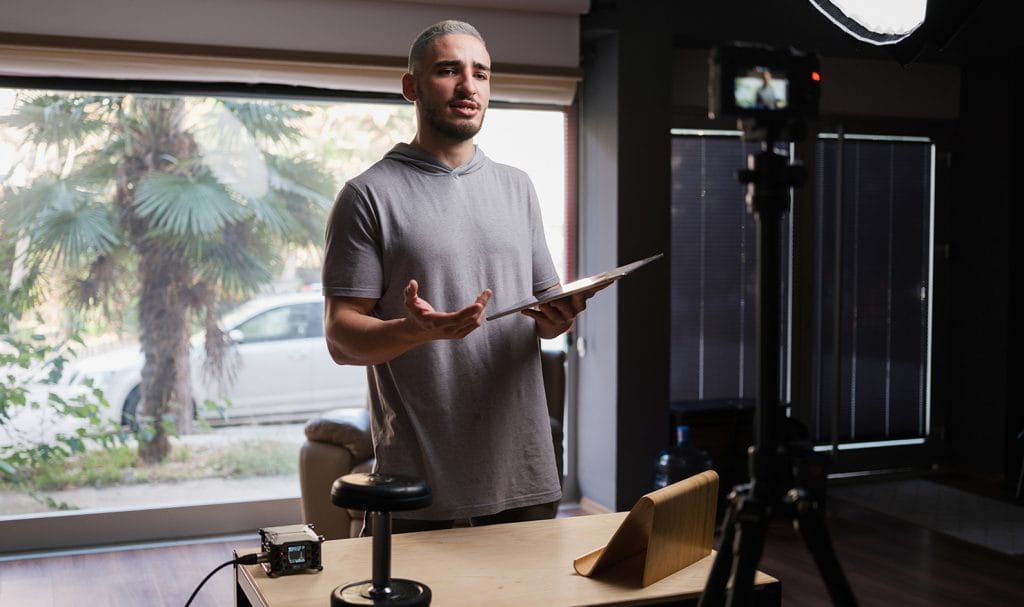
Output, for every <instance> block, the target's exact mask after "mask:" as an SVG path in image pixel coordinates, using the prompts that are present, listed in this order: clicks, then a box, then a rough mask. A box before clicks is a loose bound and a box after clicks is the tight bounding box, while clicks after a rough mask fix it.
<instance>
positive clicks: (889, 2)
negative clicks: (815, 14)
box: [811, 0, 928, 45]
mask: <svg viewBox="0 0 1024 607" xmlns="http://www.w3.org/2000/svg"><path fill="white" fill-rule="evenodd" d="M811 4H812V5H813V6H814V8H816V9H818V10H819V11H821V12H822V14H824V15H825V16H826V17H828V18H829V20H831V21H832V22H833V23H835V24H836V25H837V26H839V27H840V28H841V29H842V30H843V31H845V32H846V33H848V34H850V35H851V36H853V37H854V38H857V39H858V40H863V41H864V42H868V43H870V44H875V45H885V44H896V43H898V42H900V41H901V40H903V39H904V38H906V37H907V36H909V35H911V34H913V33H914V31H915V30H916V29H917V28H919V27H920V26H921V24H922V23H924V17H925V12H926V9H927V6H928V0H811Z"/></svg>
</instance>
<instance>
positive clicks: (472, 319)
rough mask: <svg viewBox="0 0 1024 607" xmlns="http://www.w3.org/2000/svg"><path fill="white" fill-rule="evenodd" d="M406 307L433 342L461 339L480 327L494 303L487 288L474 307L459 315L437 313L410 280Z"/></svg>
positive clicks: (463, 310)
mask: <svg viewBox="0 0 1024 607" xmlns="http://www.w3.org/2000/svg"><path fill="white" fill-rule="evenodd" d="M404 295H405V306H406V308H407V309H408V310H409V316H410V318H411V319H412V320H413V321H414V322H415V323H416V326H418V327H419V328H420V329H421V330H422V331H425V332H427V333H428V334H429V335H430V337H431V338H432V339H460V338H462V337H465V336H466V335H469V334H470V333H471V332H472V331H473V330H474V329H476V328H477V327H479V326H480V324H481V323H482V322H483V318H484V308H485V307H486V306H487V303H488V302H489V301H490V300H491V295H492V293H491V290H490V289H484V290H483V291H482V292H481V293H480V295H478V296H477V297H476V299H475V300H474V301H473V303H472V304H470V305H468V306H466V307H465V308H462V309H461V310H457V311H455V312H437V311H436V310H434V308H433V306H431V305H430V303H429V302H427V301H426V300H425V299H422V298H421V297H419V285H418V283H417V282H416V281H415V280H410V281H409V284H408V285H407V286H406V287H405V290H404Z"/></svg>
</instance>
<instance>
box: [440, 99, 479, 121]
mask: <svg viewBox="0 0 1024 607" xmlns="http://www.w3.org/2000/svg"><path fill="white" fill-rule="evenodd" d="M448 107H450V108H452V109H453V110H455V113H456V114H459V115H461V116H466V117H470V116H474V115H476V113H477V111H479V110H480V104H479V103H477V102H475V101H472V100H470V99H456V100H454V101H451V102H449V103H448Z"/></svg>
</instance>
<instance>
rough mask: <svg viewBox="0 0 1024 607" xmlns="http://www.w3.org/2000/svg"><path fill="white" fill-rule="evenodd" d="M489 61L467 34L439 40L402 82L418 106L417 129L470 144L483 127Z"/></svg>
mask: <svg viewBox="0 0 1024 607" xmlns="http://www.w3.org/2000/svg"><path fill="white" fill-rule="evenodd" d="M490 79H491V57H490V55H489V54H488V53H487V49H486V48H485V47H484V45H483V43H482V42H481V41H480V40H478V39H477V38H474V37H473V36H467V35H465V34H452V35H448V36H441V37H440V38H437V39H436V40H434V43H433V44H432V45H431V48H430V50H429V51H428V52H427V53H426V55H424V57H423V60H422V61H421V62H420V64H419V65H418V66H416V73H415V74H414V75H411V76H410V75H407V76H406V78H405V79H404V80H403V92H404V93H405V96H406V98H407V99H410V100H412V101H415V102H416V114H417V118H418V121H419V128H420V129H421V130H423V129H429V130H431V131H433V132H434V133H435V134H438V135H441V136H442V137H444V138H446V139H448V140H450V141H453V142H463V141H466V140H468V139H472V138H473V136H474V135H476V134H477V132H479V131H480V127H481V126H482V125H483V121H484V113H485V112H486V111H487V103H488V101H489V100H490V97H491V83H490Z"/></svg>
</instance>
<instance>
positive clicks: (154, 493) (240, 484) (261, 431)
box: [0, 423, 305, 517]
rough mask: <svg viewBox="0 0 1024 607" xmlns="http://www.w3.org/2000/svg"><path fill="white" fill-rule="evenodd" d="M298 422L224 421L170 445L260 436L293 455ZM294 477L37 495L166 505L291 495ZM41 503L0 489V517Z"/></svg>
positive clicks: (104, 503) (97, 504)
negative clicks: (235, 423)
mask: <svg viewBox="0 0 1024 607" xmlns="http://www.w3.org/2000/svg"><path fill="white" fill-rule="evenodd" d="M302 428H303V424H296V423H293V424H278V425H245V426H226V427H221V428H214V429H211V430H210V431H209V432H205V433H202V434H193V435H189V436H184V437H177V438H172V443H173V444H174V445H175V446H178V445H188V446H189V447H208V446H224V445H228V444H231V443H241V442H248V443H255V442H258V441H261V440H266V441H273V442H274V443H285V444H291V445H294V447H295V458H296V459H298V457H299V448H300V446H301V445H302V442H303V440H304V438H305V437H304V435H303V432H302ZM298 495H299V480H298V476H297V475H295V474H289V475H283V476H257V477H249V478H231V479H227V478H204V479H196V480H189V481H179V482H152V483H139V484H130V483H128V484H120V485H113V486H105V487H79V488H74V489H68V490H64V491H44V492H40V494H39V495H38V497H39V498H40V499H43V500H46V499H47V498H49V499H52V500H53V501H54V502H55V503H56V504H68V505H69V506H71V507H72V508H74V509H88V508H120V507H145V506H169V505H184V504H190V503H191V504H195V503H210V502H218V501H238V500H249V499H265V498H267V497H272V498H279V497H297V496H298ZM50 511H51V509H50V508H48V507H47V506H46V505H45V504H44V503H40V501H38V500H37V499H33V498H32V497H30V496H28V495H25V494H24V493H14V492H9V491H0V517H4V516H17V515H21V514H37V513H44V512H50Z"/></svg>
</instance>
